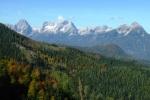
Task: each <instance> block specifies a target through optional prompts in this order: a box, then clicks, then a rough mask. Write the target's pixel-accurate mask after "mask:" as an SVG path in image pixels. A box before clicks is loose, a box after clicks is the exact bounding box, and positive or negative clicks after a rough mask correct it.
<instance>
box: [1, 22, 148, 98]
mask: <svg viewBox="0 0 150 100" xmlns="http://www.w3.org/2000/svg"><path fill="white" fill-rule="evenodd" d="M149 94H150V68H149V67H148V66H144V65H141V64H138V63H137V62H134V61H132V62H129V61H128V62H127V61H126V62H125V61H121V60H115V59H108V58H105V57H102V56H101V55H98V54H91V53H84V52H82V51H80V50H77V49H73V48H70V47H66V46H57V45H55V44H46V43H41V42H37V41H33V40H31V39H29V38H26V37H24V36H21V35H19V34H18V33H16V32H14V31H12V30H10V29H9V28H7V27H5V26H4V25H3V24H0V100H149V99H150V96H149Z"/></svg>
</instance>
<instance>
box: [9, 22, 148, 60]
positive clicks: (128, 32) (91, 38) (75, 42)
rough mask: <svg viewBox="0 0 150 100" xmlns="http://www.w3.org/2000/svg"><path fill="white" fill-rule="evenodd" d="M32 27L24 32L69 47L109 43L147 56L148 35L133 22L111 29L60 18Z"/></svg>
mask: <svg viewBox="0 0 150 100" xmlns="http://www.w3.org/2000/svg"><path fill="white" fill-rule="evenodd" d="M9 26H13V25H9ZM21 26H22V25H21ZM23 26H24V25H23ZM29 27H30V25H29ZM30 29H31V28H29V30H30ZM33 29H34V28H32V32H31V30H30V31H29V33H26V32H28V28H26V29H25V30H26V31H25V30H24V31H25V33H24V35H25V36H27V37H30V38H32V39H34V40H38V41H44V42H48V43H56V44H66V45H70V46H83V47H90V46H95V45H103V44H110V43H113V44H116V45H118V46H119V47H121V48H122V49H123V50H124V51H125V52H126V53H128V54H129V55H131V56H133V57H135V58H137V59H143V60H149V59H150V47H149V43H150V34H148V33H147V32H146V31H145V29H144V28H143V27H142V25H140V24H139V23H137V22H133V23H132V24H131V25H125V24H124V25H121V26H119V27H118V28H115V29H112V28H110V27H108V26H98V27H94V28H86V29H79V28H77V27H76V26H75V25H74V23H73V22H71V21H67V20H61V21H56V22H46V23H44V24H43V27H42V28H41V29H39V30H40V31H37V30H36V31H35V30H33ZM14 30H15V29H14ZM15 31H18V30H15ZM18 32H19V31H18Z"/></svg>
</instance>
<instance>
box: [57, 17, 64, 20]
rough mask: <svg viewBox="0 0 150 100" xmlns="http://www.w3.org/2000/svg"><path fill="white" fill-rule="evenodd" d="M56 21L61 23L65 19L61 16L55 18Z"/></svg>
mask: <svg viewBox="0 0 150 100" xmlns="http://www.w3.org/2000/svg"><path fill="white" fill-rule="evenodd" d="M57 19H58V20H60V21H63V20H65V18H64V17H63V16H58V18H57Z"/></svg>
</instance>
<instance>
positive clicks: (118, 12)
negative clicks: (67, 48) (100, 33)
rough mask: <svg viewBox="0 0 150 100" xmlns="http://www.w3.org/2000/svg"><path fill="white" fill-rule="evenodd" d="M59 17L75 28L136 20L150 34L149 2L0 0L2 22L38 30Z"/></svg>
mask: <svg viewBox="0 0 150 100" xmlns="http://www.w3.org/2000/svg"><path fill="white" fill-rule="evenodd" d="M58 16H63V17H64V18H65V19H69V20H72V21H73V22H74V23H75V25H76V26H77V27H85V26H97V25H108V26H111V27H117V26H119V25H121V24H124V23H127V24H130V23H132V22H134V21H137V22H139V23H140V24H141V25H143V26H144V28H145V29H146V31H148V32H150V0H0V22H2V23H11V24H14V23H16V22H17V21H18V20H19V19H26V20H28V22H29V23H30V24H31V25H32V26H34V27H40V26H41V25H42V23H43V22H44V21H53V20H56V19H57V17H58Z"/></svg>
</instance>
